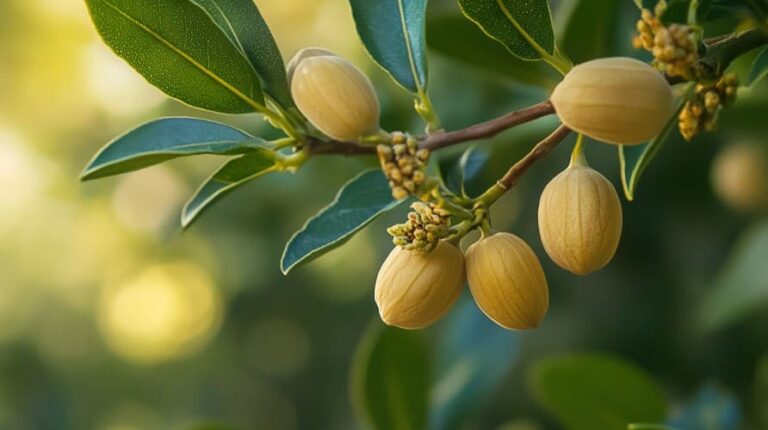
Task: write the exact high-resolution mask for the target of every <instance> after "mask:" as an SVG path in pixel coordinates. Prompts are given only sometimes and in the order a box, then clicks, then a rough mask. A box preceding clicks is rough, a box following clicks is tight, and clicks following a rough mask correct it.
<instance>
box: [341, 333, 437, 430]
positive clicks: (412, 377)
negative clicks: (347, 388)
mask: <svg viewBox="0 0 768 430" xmlns="http://www.w3.org/2000/svg"><path fill="white" fill-rule="evenodd" d="M353 360H354V361H353V368H352V384H351V390H352V393H351V394H352V401H353V403H354V405H355V407H356V409H357V410H358V412H359V414H360V415H361V416H362V417H363V418H364V420H365V421H366V422H367V424H368V425H370V426H371V427H373V428H374V429H376V430H393V429H397V430H424V429H425V428H426V425H427V407H428V406H427V399H428V395H429V382H430V380H429V367H430V365H429V364H430V363H429V359H428V356H427V349H426V345H425V344H424V341H423V340H422V339H421V337H420V336H419V333H418V332H414V331H406V330H401V329H398V328H394V327H382V326H381V325H380V324H378V323H377V324H375V325H373V326H372V327H371V328H370V329H369V330H368V332H367V333H366V335H365V337H364V338H363V340H362V341H361V343H360V345H359V346H358V349H357V352H356V353H355V357H354V359H353Z"/></svg>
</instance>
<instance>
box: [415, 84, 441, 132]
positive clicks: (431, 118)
mask: <svg viewBox="0 0 768 430" xmlns="http://www.w3.org/2000/svg"><path fill="white" fill-rule="evenodd" d="M418 95H419V98H418V99H416V102H415V108H416V112H417V113H418V114H419V116H421V118H422V119H424V122H426V123H427V133H432V132H434V131H437V130H440V129H442V128H443V127H442V125H441V124H440V118H439V117H438V116H437V112H436V111H435V108H434V106H433V105H432V100H430V98H429V94H427V92H426V90H423V89H421V90H419V94H418Z"/></svg>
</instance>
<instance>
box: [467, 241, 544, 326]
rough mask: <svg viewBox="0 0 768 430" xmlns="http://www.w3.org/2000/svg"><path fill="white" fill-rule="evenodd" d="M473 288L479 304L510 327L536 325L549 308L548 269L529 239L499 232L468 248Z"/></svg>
mask: <svg viewBox="0 0 768 430" xmlns="http://www.w3.org/2000/svg"><path fill="white" fill-rule="evenodd" d="M467 277H468V279H469V289H470V291H471V292H472V296H473V297H474V298H475V302H476V303H477V306H478V307H480V310H482V311H483V313H484V314H485V315H486V316H487V317H488V318H490V319H491V320H493V321H494V322H495V323H496V324H498V325H500V326H502V327H504V328H506V329H510V330H525V329H532V328H535V327H537V326H538V325H539V323H540V322H541V320H542V319H544V315H545V314H546V313H547V308H549V289H548V287H547V279H546V277H545V276H544V269H542V268H541V263H539V259H538V258H537V257H536V254H534V253H533V250H532V249H531V247H530V246H528V244H527V243H525V241H523V240H522V239H520V238H519V237H517V236H515V235H513V234H510V233H496V234H493V235H492V236H489V237H486V238H483V239H480V240H479V241H477V242H475V243H474V244H473V245H472V246H470V247H469V249H467Z"/></svg>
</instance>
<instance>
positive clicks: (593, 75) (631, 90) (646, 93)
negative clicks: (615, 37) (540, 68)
mask: <svg viewBox="0 0 768 430" xmlns="http://www.w3.org/2000/svg"><path fill="white" fill-rule="evenodd" d="M551 101H552V105H553V106H554V107H555V111H556V112H557V115H558V117H559V118H560V121H562V122H563V124H565V125H566V126H567V127H568V128H570V129H572V130H575V131H578V132H579V133H583V134H585V135H587V136H589V137H591V138H593V139H596V140H599V141H602V142H607V143H614V144H622V145H636V144H640V143H643V142H645V141H647V140H650V139H652V138H653V137H655V136H656V135H657V134H659V133H660V132H661V130H662V129H663V128H664V126H665V125H666V124H667V122H668V121H669V120H670V119H671V118H672V115H674V110H675V107H674V104H675V97H674V94H673V93H672V88H671V87H670V86H669V84H668V83H667V81H666V80H665V79H664V77H663V76H662V75H661V74H660V73H659V72H658V71H656V70H655V69H654V68H653V67H651V66H649V65H648V64H645V63H643V62H642V61H638V60H635V59H633V58H624V57H613V58H601V59H598V60H592V61H588V62H586V63H582V64H579V65H577V66H575V67H574V68H573V69H571V71H570V72H568V74H567V75H566V76H565V78H563V81H562V82H560V84H558V85H557V87H556V88H555V90H554V92H553V93H552V97H551Z"/></svg>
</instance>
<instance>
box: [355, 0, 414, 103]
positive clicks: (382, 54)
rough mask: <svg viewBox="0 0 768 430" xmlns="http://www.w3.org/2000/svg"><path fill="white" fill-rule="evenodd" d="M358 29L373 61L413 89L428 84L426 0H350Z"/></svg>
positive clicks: (404, 85) (403, 84) (409, 88)
mask: <svg viewBox="0 0 768 430" xmlns="http://www.w3.org/2000/svg"><path fill="white" fill-rule="evenodd" d="M349 4H350V5H351V6H352V15H353V17H354V19H355V25H356V27H357V32H358V34H359V35H360V38H361V39H362V41H363V44H364V45H365V48H366V49H367V50H368V53H370V54H371V57H373V59H374V61H376V62H377V63H378V64H379V65H380V66H381V67H383V68H384V70H386V71H387V72H389V74H390V75H392V77H393V78H394V79H395V81H397V82H398V83H399V84H400V85H402V86H403V87H405V88H406V89H408V90H410V91H412V92H418V91H419V90H421V89H424V88H426V87H427V55H426V50H427V47H426V38H425V35H424V27H425V19H426V18H425V14H426V11H427V0H377V1H371V0H349Z"/></svg>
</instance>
